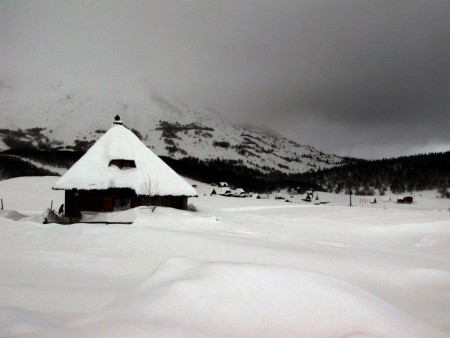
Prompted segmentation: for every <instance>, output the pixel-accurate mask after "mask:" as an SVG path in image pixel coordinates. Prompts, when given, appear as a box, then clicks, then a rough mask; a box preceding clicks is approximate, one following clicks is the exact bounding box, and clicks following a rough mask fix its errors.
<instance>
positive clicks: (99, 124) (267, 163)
mask: <svg viewBox="0 0 450 338" xmlns="http://www.w3.org/2000/svg"><path fill="white" fill-rule="evenodd" d="M42 92H43V93H45V94H43V95H20V93H19V91H18V90H16V89H15V88H14V87H13V86H12V85H7V84H5V83H4V82H2V85H1V86H0V109H1V112H2V113H1V115H2V129H0V150H7V149H10V148H11V149H17V148H38V149H61V150H62V149H65V150H78V151H85V150H86V149H87V148H89V146H90V145H91V144H92V143H93V142H95V140H97V139H98V138H99V137H100V136H101V135H102V134H103V133H104V132H105V131H106V130H107V129H108V128H109V127H110V126H111V122H112V120H113V118H114V116H115V115H119V116H120V117H121V119H122V120H123V121H124V123H125V125H126V126H127V127H128V128H130V129H131V130H132V131H133V132H135V134H136V135H137V136H138V137H139V138H141V140H142V141H143V142H144V143H145V144H146V145H147V146H148V147H149V148H150V149H152V150H153V151H154V152H155V153H156V154H158V155H160V156H166V157H170V158H172V159H183V158H187V157H189V158H195V159H199V160H201V161H208V160H217V159H219V160H226V161H233V162H236V163H238V164H239V165H241V166H245V167H247V168H250V169H254V170H257V171H259V172H263V173H264V172H266V173H267V172H274V171H279V172H281V173H285V174H297V173H304V172H310V171H317V170H321V169H326V168H332V167H335V166H338V165H341V164H343V163H345V160H344V159H343V158H341V157H338V156H335V155H330V154H324V153H322V152H320V151H318V150H316V149H314V148H313V147H310V146H305V145H300V144H298V143H296V142H293V141H291V140H288V139H286V138H284V137H281V136H277V135H275V134H274V133H272V132H268V131H263V130H258V129H254V128H250V127H243V126H236V125H232V124H231V123H229V122H227V121H226V119H224V118H223V117H222V116H221V115H220V114H218V113H217V112H215V111H214V110H211V109H194V108H191V107H188V106H187V105H186V104H184V103H183V102H181V101H179V100H175V99H171V98H169V97H168V96H165V97H163V96H162V95H159V94H151V93H150V92H148V93H147V92H144V91H141V92H138V91H137V92H128V93H118V92H110V93H92V92H91V91H89V90H87V89H83V88H81V89H71V88H69V87H67V86H64V85H62V84H57V85H54V86H51V87H49V88H46V89H45V90H43V91H42Z"/></svg>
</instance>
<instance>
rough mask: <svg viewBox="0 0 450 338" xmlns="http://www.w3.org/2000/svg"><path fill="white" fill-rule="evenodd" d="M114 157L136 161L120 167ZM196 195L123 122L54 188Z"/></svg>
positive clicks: (104, 137)
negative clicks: (131, 166)
mask: <svg viewBox="0 0 450 338" xmlns="http://www.w3.org/2000/svg"><path fill="white" fill-rule="evenodd" d="M111 160H130V161H134V163H135V164H136V168H123V169H120V168H118V167H117V166H115V165H111V166H110V165H109V164H110V162H111ZM148 182H151V187H150V190H151V191H152V192H153V193H150V194H151V195H158V196H196V195H197V192H196V191H195V189H194V188H193V187H192V186H191V185H190V184H189V183H187V182H186V181H185V180H184V179H183V178H182V177H181V176H179V175H178V174H177V173H176V172H175V171H173V170H172V169H171V168H170V167H169V166H168V165H167V164H166V163H164V161H163V160H161V159H160V158H159V157H158V156H157V155H155V154H154V153H153V152H152V151H151V150H150V149H148V148H147V146H146V145H145V144H143V143H142V142H141V141H140V140H139V139H138V138H137V136H136V135H134V133H133V132H131V131H130V130H128V129H127V128H125V127H124V126H122V125H113V126H112V127H111V128H110V129H109V130H108V131H107V132H106V133H105V134H104V135H103V136H102V137H100V139H98V140H97V142H96V143H95V144H94V145H93V146H92V147H91V148H90V149H89V150H88V151H87V152H86V154H84V155H83V157H81V158H80V159H79V160H78V162H76V163H75V164H74V165H73V166H72V167H71V168H70V169H69V170H68V171H67V172H66V174H64V175H63V176H62V177H61V178H60V179H59V180H58V181H57V182H56V184H55V186H54V187H53V188H54V189H58V190H70V189H79V190H106V189H109V188H131V189H133V190H134V191H135V192H136V194H137V195H149V186H148Z"/></svg>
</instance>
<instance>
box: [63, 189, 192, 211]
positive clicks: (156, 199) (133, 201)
mask: <svg viewBox="0 0 450 338" xmlns="http://www.w3.org/2000/svg"><path fill="white" fill-rule="evenodd" d="M187 201H188V198H187V197H186V196H151V197H150V196H138V195H136V193H135V192H134V190H132V189H128V188H125V189H107V190H77V189H72V190H66V191H65V208H64V209H65V212H64V213H65V216H67V217H81V211H98V212H102V211H104V212H110V211H115V210H126V209H130V208H134V207H137V206H141V205H157V206H162V207H170V208H175V209H182V210H187Z"/></svg>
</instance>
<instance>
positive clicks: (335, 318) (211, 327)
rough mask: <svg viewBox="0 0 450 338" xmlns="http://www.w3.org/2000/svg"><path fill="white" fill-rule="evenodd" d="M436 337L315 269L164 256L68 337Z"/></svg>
mask: <svg viewBox="0 0 450 338" xmlns="http://www.w3.org/2000/svg"><path fill="white" fill-rule="evenodd" d="M150 332H151V336H153V337H154V336H161V337H174V336H184V337H185V336H189V337H191V336H195V337H197V336H214V337H218V336H222V337H223V336H226V337H291V336H292V337H437V336H439V333H437V332H435V331H434V330H433V329H431V328H428V327H425V326H421V325H420V324H417V323H415V322H414V321H413V320H412V319H411V318H409V316H407V315H405V314H403V313H402V312H401V311H399V310H398V309H396V308H395V307H393V306H391V305H389V304H387V303H386V302H384V301H382V300H380V299H378V298H377V297H375V296H373V295H371V294H369V293H368V292H366V291H363V290H362V289H358V288H356V287H354V286H351V285H350V284H348V283H345V282H342V281H340V280H338V279H335V278H330V277H327V276H324V275H320V274H317V273H313V272H308V271H302V270H297V269H290V268H279V267H271V266H264V265H256V264H237V263H219V262H215V263H211V262H203V261H196V260H191V259H185V258H172V259H168V260H166V261H165V262H164V263H162V264H161V266H160V267H159V268H157V269H156V270H155V271H154V272H153V273H152V274H151V275H150V276H148V278H146V279H145V280H144V281H143V282H142V283H141V284H140V285H139V286H138V287H136V288H135V289H133V290H132V291H131V292H129V293H128V294H126V295H124V296H123V297H121V298H120V299H118V300H116V301H115V302H113V303H112V304H111V305H109V306H106V307H105V308H103V309H102V310H100V311H99V312H98V313H97V314H95V315H93V316H89V317H88V318H87V319H85V320H79V321H77V322H75V323H73V324H72V326H71V329H69V330H68V331H65V332H64V335H67V334H73V335H75V336H91V337H100V336H103V337H104V336H108V337H124V336H147V335H149V333H150Z"/></svg>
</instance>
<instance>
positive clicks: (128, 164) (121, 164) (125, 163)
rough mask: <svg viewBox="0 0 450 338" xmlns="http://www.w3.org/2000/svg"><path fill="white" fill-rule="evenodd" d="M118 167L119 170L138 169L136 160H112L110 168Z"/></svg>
mask: <svg viewBox="0 0 450 338" xmlns="http://www.w3.org/2000/svg"><path fill="white" fill-rule="evenodd" d="M113 165H114V166H116V167H117V168H119V169H128V168H136V163H134V160H111V161H110V162H109V166H110V167H111V166H113Z"/></svg>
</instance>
